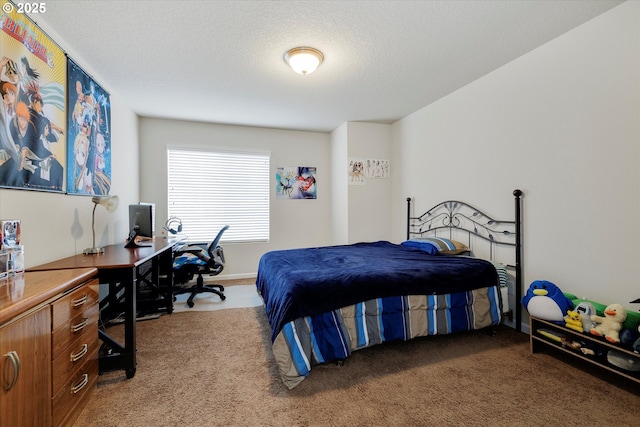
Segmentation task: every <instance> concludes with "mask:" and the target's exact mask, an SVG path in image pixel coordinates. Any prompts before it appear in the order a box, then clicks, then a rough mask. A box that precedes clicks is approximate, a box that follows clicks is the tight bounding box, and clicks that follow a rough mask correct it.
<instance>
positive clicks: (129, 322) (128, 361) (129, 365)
mask: <svg viewBox="0 0 640 427" xmlns="http://www.w3.org/2000/svg"><path fill="white" fill-rule="evenodd" d="M137 276H138V268H137V267H136V268H135V271H134V273H133V277H132V281H131V283H130V285H129V286H126V288H125V294H126V296H125V322H124V347H125V361H124V364H125V370H126V374H127V378H133V376H134V375H135V374H136V351H137V349H136V313H137V311H136V293H137V292H136V287H137V286H138V285H137V283H138V280H137Z"/></svg>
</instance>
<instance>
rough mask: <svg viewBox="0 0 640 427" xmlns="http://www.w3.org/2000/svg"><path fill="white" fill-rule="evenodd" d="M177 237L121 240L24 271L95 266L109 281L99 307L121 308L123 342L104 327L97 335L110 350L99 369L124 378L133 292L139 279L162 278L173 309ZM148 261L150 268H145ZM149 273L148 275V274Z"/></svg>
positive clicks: (131, 365)
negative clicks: (132, 244)
mask: <svg viewBox="0 0 640 427" xmlns="http://www.w3.org/2000/svg"><path fill="white" fill-rule="evenodd" d="M180 242H181V239H163V238H156V239H154V240H152V241H149V242H145V244H148V245H149V246H147V247H137V248H125V247H124V243H121V244H118V245H110V246H106V247H105V248H104V253H102V254H97V255H84V254H78V255H74V256H70V257H67V258H63V259H59V260H56V261H53V262H49V263H47V264H42V265H39V266H36V267H32V268H29V269H28V271H43V270H62V269H74V268H84V267H94V268H97V269H98V279H99V281H100V283H101V284H108V285H109V292H108V294H107V296H105V297H104V298H103V299H102V300H101V301H100V311H101V312H102V311H103V310H109V311H111V312H114V311H115V310H121V312H123V313H124V345H122V344H120V343H118V342H117V341H116V340H115V339H113V338H112V337H110V336H109V335H107V333H106V332H105V330H104V328H101V329H100V330H99V331H98V336H99V338H100V339H101V340H102V341H103V343H105V344H106V345H107V346H108V348H109V349H110V352H109V353H108V354H101V355H100V363H99V367H100V373H103V372H107V371H114V370H121V369H123V370H125V372H126V375H127V378H133V376H134V375H135V373H136V314H137V302H136V299H137V298H136V294H137V287H138V284H139V283H142V282H144V283H147V284H150V285H152V286H157V287H158V288H160V282H161V281H163V282H164V286H163V288H164V289H165V292H164V299H165V300H167V301H166V304H167V307H166V310H167V312H169V313H171V312H172V311H173V303H172V301H173V249H174V247H175V246H177V245H179V244H180ZM149 264H150V268H149ZM149 276H151V277H149Z"/></svg>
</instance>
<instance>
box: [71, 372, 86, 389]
mask: <svg viewBox="0 0 640 427" xmlns="http://www.w3.org/2000/svg"><path fill="white" fill-rule="evenodd" d="M88 383H89V374H82V379H81V380H80V382H79V383H78V384H76V385H74V386H72V387H71V394H76V393H77V392H79V391H80V390H82V389H83V388H84V386H86V385H87V384H88Z"/></svg>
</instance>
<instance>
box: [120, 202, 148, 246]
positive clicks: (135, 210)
mask: <svg viewBox="0 0 640 427" xmlns="http://www.w3.org/2000/svg"><path fill="white" fill-rule="evenodd" d="M153 208H154V205H153V203H138V204H137V205H129V237H128V238H127V244H126V245H125V247H127V248H131V247H140V246H151V245H141V244H139V243H138V242H137V240H139V239H137V238H138V237H142V238H149V239H151V238H152V237H153V231H154V223H153V221H154V218H153V214H154V212H153V211H154V209H153Z"/></svg>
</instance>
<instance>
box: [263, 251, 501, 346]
mask: <svg viewBox="0 0 640 427" xmlns="http://www.w3.org/2000/svg"><path fill="white" fill-rule="evenodd" d="M256 285H257V287H258V291H259V292H260V294H261V295H262V298H263V300H264V303H265V307H266V313H267V317H268V319H269V324H270V325H271V330H272V335H271V339H272V341H273V340H275V337H276V336H277V335H278V333H279V332H280V330H281V329H282V327H283V325H284V324H286V323H288V322H290V321H293V320H295V319H297V318H300V317H304V316H314V315H318V314H321V313H324V312H327V311H331V310H335V309H337V308H340V307H345V306H348V305H352V304H356V303H358V302H362V301H368V300H371V299H375V298H383V297H389V296H398V295H441V294H451V293H455V292H462V291H468V290H471V289H478V288H484V287H490V286H498V275H497V273H496V269H495V268H494V266H493V265H492V264H491V263H490V262H488V261H484V260H481V259H476V258H469V257H456V256H447V255H429V254H427V253H425V252H422V251H420V250H418V249H415V248H408V247H403V246H400V245H396V244H393V243H390V242H385V241H380V242H373V243H356V244H353V245H343V246H327V247H318V248H305V249H290V250H282V251H272V252H268V253H266V254H264V255H263V256H262V258H261V259H260V263H259V266H258V277H257V279H256Z"/></svg>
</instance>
